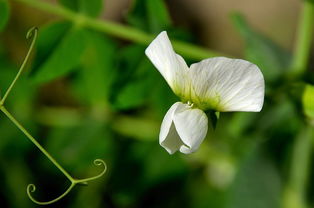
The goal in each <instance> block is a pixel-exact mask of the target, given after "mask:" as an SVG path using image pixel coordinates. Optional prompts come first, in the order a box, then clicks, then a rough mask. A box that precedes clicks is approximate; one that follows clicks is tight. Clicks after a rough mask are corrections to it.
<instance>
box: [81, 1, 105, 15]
mask: <svg viewBox="0 0 314 208" xmlns="http://www.w3.org/2000/svg"><path fill="white" fill-rule="evenodd" d="M103 3H104V0H79V7H78V9H79V12H81V13H83V14H86V15H88V16H90V17H98V16H99V15H100V14H101V12H102V10H103Z"/></svg>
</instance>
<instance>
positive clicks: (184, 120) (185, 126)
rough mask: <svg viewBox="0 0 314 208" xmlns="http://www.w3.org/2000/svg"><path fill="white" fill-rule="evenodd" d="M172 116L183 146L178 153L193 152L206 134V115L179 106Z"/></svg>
mask: <svg viewBox="0 0 314 208" xmlns="http://www.w3.org/2000/svg"><path fill="white" fill-rule="evenodd" d="M173 116H174V117H173V122H174V125H175V128H176V130H177V133H178V135H179V136H180V138H181V140H182V143H183V144H184V145H181V147H180V152H182V153H185V154H189V153H192V152H195V151H196V150H197V149H198V148H199V146H200V144H201V143H202V141H203V140H204V138H205V136H206V134H207V129H208V119H207V116H206V114H205V113H204V112H203V111H202V110H200V109H197V108H192V107H191V106H189V105H187V104H180V105H178V107H177V109H176V110H175V112H174V115H173Z"/></svg>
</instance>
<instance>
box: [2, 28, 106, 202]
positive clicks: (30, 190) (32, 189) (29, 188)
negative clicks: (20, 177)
mask: <svg viewBox="0 0 314 208" xmlns="http://www.w3.org/2000/svg"><path fill="white" fill-rule="evenodd" d="M37 33H38V29H37V27H32V28H31V29H30V30H29V31H28V32H27V34H26V38H27V39H30V38H33V39H32V43H31V45H30V47H29V49H28V52H27V54H26V56H25V58H24V61H23V63H22V65H21V67H20V69H19V71H18V73H17V74H16V76H15V78H14V80H13V81H12V83H11V84H10V86H9V88H8V89H7V91H6V92H5V94H4V96H3V98H2V99H1V97H0V111H2V112H3V113H4V114H5V115H6V116H7V117H8V118H9V119H10V120H11V121H12V122H13V123H14V124H15V125H16V127H17V128H19V129H20V130H21V131H22V132H23V133H24V135H25V136H26V137H27V138H28V139H29V140H30V141H31V142H32V143H33V144H34V145H35V146H36V147H37V148H38V149H39V150H40V151H41V152H42V153H43V154H44V155H45V156H46V157H47V158H48V159H49V160H50V161H51V162H52V163H53V164H54V165H55V166H56V167H57V168H58V169H59V170H60V171H61V172H62V173H63V174H64V175H65V176H66V177H67V179H69V180H70V182H71V185H70V186H69V187H68V188H67V190H66V191H65V192H64V193H63V194H61V195H60V196H59V197H57V198H55V199H53V200H50V201H38V200H36V199H35V198H34V197H33V196H32V193H34V192H35V191H36V186H35V185H34V184H29V185H28V186H27V189H26V191H27V195H28V197H29V198H30V199H31V200H32V201H33V202H34V203H36V204H39V205H48V204H52V203H54V202H57V201H59V200H60V199H62V198H63V197H65V196H66V195H67V194H68V193H69V192H70V191H71V190H72V189H73V188H74V187H75V186H76V185H87V184H88V181H92V180H95V179H98V178H100V177H101V176H103V175H104V174H105V172H106V171H107V166H106V163H105V162H104V161H103V160H101V159H96V160H95V161H94V164H95V165H96V166H103V167H104V170H103V171H102V172H101V173H100V174H98V175H96V176H93V177H90V178H85V179H74V178H73V177H72V176H71V175H70V174H69V173H68V172H67V171H66V170H65V169H64V168H63V167H62V166H61V165H60V164H59V163H58V162H57V161H56V160H55V159H54V158H53V157H52V156H51V155H50V154H49V153H48V152H47V151H46V150H45V148H43V147H42V146H41V145H40V144H39V143H38V142H37V140H36V139H35V138H34V137H33V136H32V135H31V134H30V133H29V132H28V131H27V130H26V129H25V128H24V127H23V126H22V125H21V124H20V123H19V122H18V121H17V120H16V119H15V118H14V117H13V116H12V115H11V113H10V112H9V111H7V109H6V108H5V107H4V103H5V100H6V98H7V97H8V95H9V94H10V92H11V90H12V88H13V87H14V85H15V83H16V81H17V80H18V78H19V77H20V75H21V73H22V71H23V69H24V68H25V65H26V62H27V61H28V59H29V56H30V54H31V52H32V50H33V48H34V45H35V42H36V39H37Z"/></svg>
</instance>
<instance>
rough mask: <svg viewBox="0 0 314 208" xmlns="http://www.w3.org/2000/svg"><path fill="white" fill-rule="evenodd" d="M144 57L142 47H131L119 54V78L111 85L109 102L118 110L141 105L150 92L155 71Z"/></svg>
mask: <svg viewBox="0 0 314 208" xmlns="http://www.w3.org/2000/svg"><path fill="white" fill-rule="evenodd" d="M152 67H153V66H152V65H151V63H150V62H148V59H147V58H146V57H145V55H144V47H143V46H139V45H131V46H129V47H126V48H124V49H123V51H122V52H121V53H120V54H119V60H118V68H117V71H118V73H119V76H118V77H117V79H116V80H115V83H114V85H113V89H112V94H111V97H110V100H111V102H112V103H113V104H114V106H115V107H116V108H118V109H130V108H134V107H138V106H140V105H142V104H143V103H144V102H145V101H146V100H147V99H148V97H149V95H150V94H151V92H152V89H151V88H152V86H154V83H155V81H156V79H155V75H156V74H157V73H156V71H155V70H154V69H153V68H152Z"/></svg>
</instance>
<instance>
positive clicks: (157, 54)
mask: <svg viewBox="0 0 314 208" xmlns="http://www.w3.org/2000/svg"><path fill="white" fill-rule="evenodd" d="M145 54H146V55H147V57H148V58H149V59H150V60H151V62H152V63H153V64H154V66H155V67H156V68H157V69H158V71H159V72H160V73H161V75H162V76H163V77H164V78H165V80H166V81H167V83H168V84H169V86H170V87H171V89H172V90H173V91H174V93H175V94H177V95H180V94H182V91H185V89H186V88H187V86H189V85H187V84H186V83H185V82H186V77H187V73H188V66H187V65H186V63H185V61H184V59H183V58H182V57H181V56H179V55H178V54H176V53H175V52H174V50H173V48H172V45H171V42H170V40H169V38H168V35H167V32H165V31H163V32H161V33H160V34H159V35H158V36H157V37H156V38H155V39H154V40H153V41H152V43H151V44H150V45H149V46H148V47H147V49H146V50H145ZM183 94H184V93H183Z"/></svg>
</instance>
